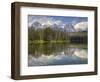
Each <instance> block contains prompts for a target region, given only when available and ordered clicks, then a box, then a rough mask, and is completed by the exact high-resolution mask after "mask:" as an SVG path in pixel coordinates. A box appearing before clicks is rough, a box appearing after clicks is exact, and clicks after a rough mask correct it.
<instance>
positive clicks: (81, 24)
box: [74, 22, 88, 31]
mask: <svg viewBox="0 0 100 82" xmlns="http://www.w3.org/2000/svg"><path fill="white" fill-rule="evenodd" d="M74 28H75V30H76V31H86V30H87V29H88V22H79V23H77V24H76V25H75V26H74Z"/></svg>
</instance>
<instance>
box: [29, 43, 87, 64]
mask: <svg viewBox="0 0 100 82" xmlns="http://www.w3.org/2000/svg"><path fill="white" fill-rule="evenodd" d="M87 63H88V49H87V45H86V44H65V43H59V44H57V43H46V44H29V45H28V66H52V65H77V64H87Z"/></svg>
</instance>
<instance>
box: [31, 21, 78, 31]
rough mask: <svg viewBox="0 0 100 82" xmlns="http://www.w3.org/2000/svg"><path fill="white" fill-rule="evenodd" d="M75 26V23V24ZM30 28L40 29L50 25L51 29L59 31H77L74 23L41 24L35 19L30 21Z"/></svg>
mask: <svg viewBox="0 0 100 82" xmlns="http://www.w3.org/2000/svg"><path fill="white" fill-rule="evenodd" d="M75 26H76V25H75ZM31 27H32V28H34V29H35V30H37V29H40V28H41V29H42V28H47V27H50V28H52V29H53V30H59V31H66V32H77V29H75V27H74V25H72V24H63V25H61V24H55V23H53V24H41V23H40V22H38V21H35V22H33V23H32V25H31Z"/></svg>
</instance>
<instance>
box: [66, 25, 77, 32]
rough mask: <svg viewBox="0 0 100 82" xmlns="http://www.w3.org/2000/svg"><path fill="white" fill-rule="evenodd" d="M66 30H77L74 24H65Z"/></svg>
mask: <svg viewBox="0 0 100 82" xmlns="http://www.w3.org/2000/svg"><path fill="white" fill-rule="evenodd" d="M64 30H65V31H67V32H76V30H75V29H74V26H73V25H72V24H65V26H64Z"/></svg>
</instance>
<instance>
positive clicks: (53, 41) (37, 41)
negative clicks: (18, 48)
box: [29, 40, 69, 44]
mask: <svg viewBox="0 0 100 82" xmlns="http://www.w3.org/2000/svg"><path fill="white" fill-rule="evenodd" d="M29 43H34V44H38V43H39V44H44V43H69V40H67V41H66V40H50V41H44V40H34V41H31V40H29Z"/></svg>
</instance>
